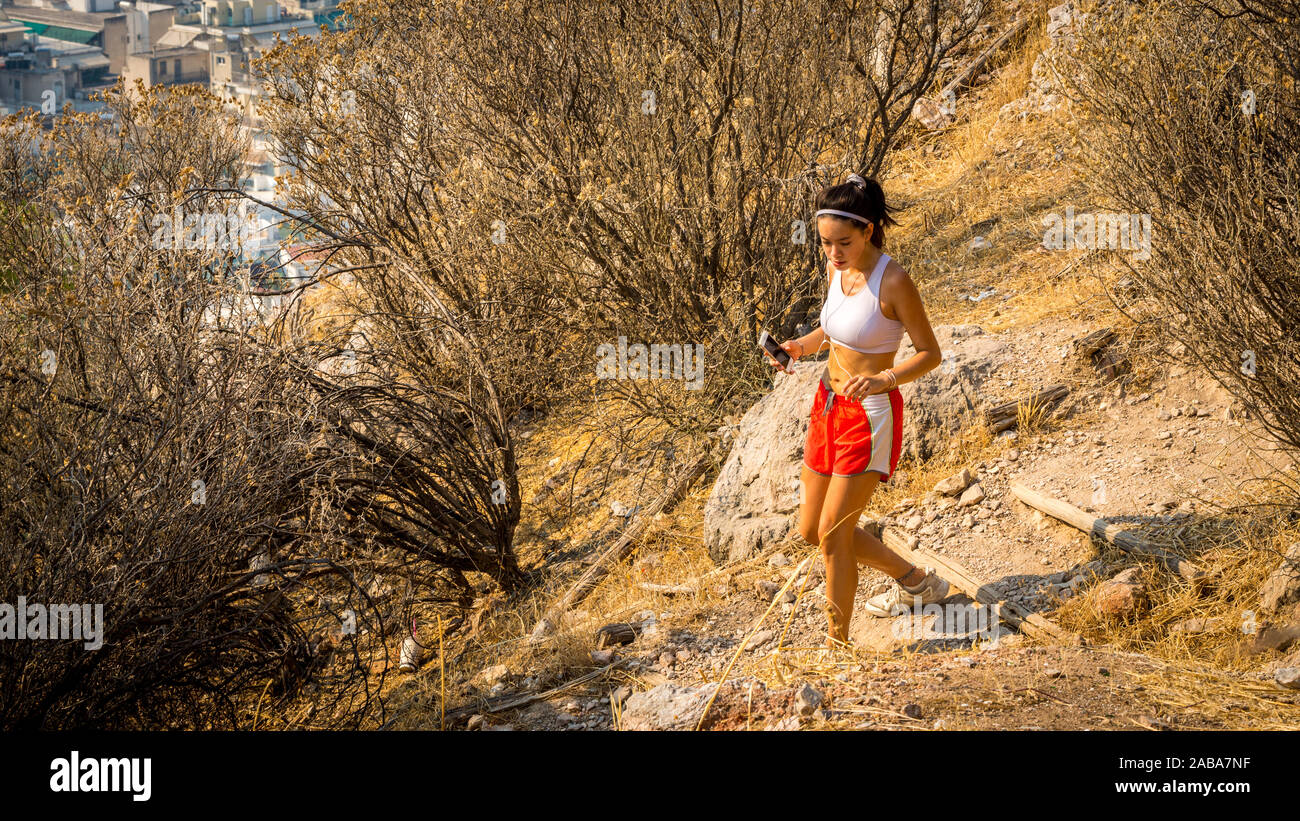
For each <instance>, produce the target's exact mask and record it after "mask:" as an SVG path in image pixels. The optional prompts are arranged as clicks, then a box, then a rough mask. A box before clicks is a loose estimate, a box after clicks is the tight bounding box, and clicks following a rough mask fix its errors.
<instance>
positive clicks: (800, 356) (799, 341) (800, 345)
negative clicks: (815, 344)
mask: <svg viewBox="0 0 1300 821" xmlns="http://www.w3.org/2000/svg"><path fill="white" fill-rule="evenodd" d="M795 342H798V343H799V356H797V357H796V359H803V340H802V339H796V340H795Z"/></svg>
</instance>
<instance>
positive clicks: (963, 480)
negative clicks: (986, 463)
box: [934, 468, 974, 501]
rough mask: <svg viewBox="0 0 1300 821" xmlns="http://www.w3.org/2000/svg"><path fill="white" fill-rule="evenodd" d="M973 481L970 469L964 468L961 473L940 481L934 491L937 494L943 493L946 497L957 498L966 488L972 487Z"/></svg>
mask: <svg viewBox="0 0 1300 821" xmlns="http://www.w3.org/2000/svg"><path fill="white" fill-rule="evenodd" d="M973 480H974V477H972V476H971V474H970V468H962V469H961V473H958V474H955V475H953V476H949V477H948V478H947V479H942V480H940V481H939V483H938V484H936V485H935V486H934V490H935V492H936V493H942V494H943V495H945V496H956V495H957V494H959V493H961V492H962V491H963V490H965V489H966V488H968V487H970V483H971V482H972V481H973ZM936 501H937V500H936Z"/></svg>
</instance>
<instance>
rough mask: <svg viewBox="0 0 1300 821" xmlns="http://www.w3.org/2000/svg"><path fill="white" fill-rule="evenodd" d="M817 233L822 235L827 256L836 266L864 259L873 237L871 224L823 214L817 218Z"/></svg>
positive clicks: (844, 266) (839, 266)
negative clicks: (868, 244) (863, 256)
mask: <svg viewBox="0 0 1300 821" xmlns="http://www.w3.org/2000/svg"><path fill="white" fill-rule="evenodd" d="M817 233H818V234H820V235H821V239H822V251H823V252H824V253H825V254H826V258H827V259H829V260H830V261H831V263H832V264H833V265H834V266H835V267H836V268H846V267H848V265H849V264H850V263H853V262H857V261H858V260H860V259H862V254H863V252H864V251H865V250H866V248H867V243H868V242H869V241H870V239H871V226H870V225H865V226H864V225H860V224H858V223H855V222H853V221H852V220H846V219H839V218H838V217H832V216H830V215H829V214H823V215H822V216H820V217H818V218H817Z"/></svg>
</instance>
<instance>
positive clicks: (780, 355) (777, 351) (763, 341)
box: [758, 331, 790, 368]
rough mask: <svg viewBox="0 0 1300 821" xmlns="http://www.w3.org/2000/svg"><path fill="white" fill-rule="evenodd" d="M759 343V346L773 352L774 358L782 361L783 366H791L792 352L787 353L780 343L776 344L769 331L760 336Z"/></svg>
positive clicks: (770, 352)
mask: <svg viewBox="0 0 1300 821" xmlns="http://www.w3.org/2000/svg"><path fill="white" fill-rule="evenodd" d="M758 344H759V347H761V348H762V349H763V350H765V351H767V352H768V353H769V354H771V356H772V358H773V359H775V360H776V361H777V362H779V363H781V367H783V368H788V367H790V354H788V353H786V352H785V351H784V350H783V349H782V348H781V346H780V345H778V344H776V340H775V339H773V338H772V337H771V336H770V335H769V334H768V332H767V331H763V333H762V334H761V335H760V336H759V337H758Z"/></svg>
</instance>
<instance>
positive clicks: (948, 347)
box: [896, 325, 1011, 461]
mask: <svg viewBox="0 0 1300 821" xmlns="http://www.w3.org/2000/svg"><path fill="white" fill-rule="evenodd" d="M934 335H935V339H937V340H938V342H939V350H940V351H942V352H943V359H944V361H943V364H942V365H940V366H939V367H938V368H935V369H934V370H932V371H930V372H929V373H927V374H926V375H925V376H923V377H921V378H920V379H917V380H916V381H914V382H908V383H907V384H905V385H903V386H902V387H901V388H900V389H899V390H900V391H901V392H902V395H903V451H904V452H905V453H907V454H908V455H909V456H910V457H911V458H912V459H914V460H916V461H924V460H926V459H929V458H931V457H933V456H937V455H940V454H942V453H943V452H944V451H945V450H946V448H947V445H948V442H949V441H950V440H951V439H952V436H953V434H955V433H957V432H958V431H959V430H961V429H962V427H964V426H965V425H966V424H968V423H969V422H971V421H973V420H976V419H978V418H979V417H980V416H981V414H982V413H983V412H984V410H985V409H986V408H987V407H988V406H989V402H988V399H987V398H986V397H985V396H984V394H985V393H986V392H987V391H985V390H983V389H982V388H981V386H982V385H983V383H984V381H985V380H986V379H988V378H989V376H991V375H992V374H993V373H994V372H995V371H997V370H998V369H999V368H1000V366H1001V365H1003V364H1005V363H1006V362H1007V361H1008V359H1009V354H1010V352H1011V351H1010V348H1009V346H1008V345H1007V344H1006V343H1004V342H1000V341H998V340H997V339H994V338H993V337H992V336H990V335H989V334H986V333H984V329H982V328H980V327H979V326H978V325H940V326H937V327H935V328H934ZM915 354H916V348H915V347H913V345H912V340H911V338H910V337H908V336H906V335H905V336H904V337H903V345H902V347H901V348H900V349H899V351H898V357H897V359H896V361H898V362H906V361H907V360H908V358H909V357H911V356H913V355H915Z"/></svg>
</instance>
